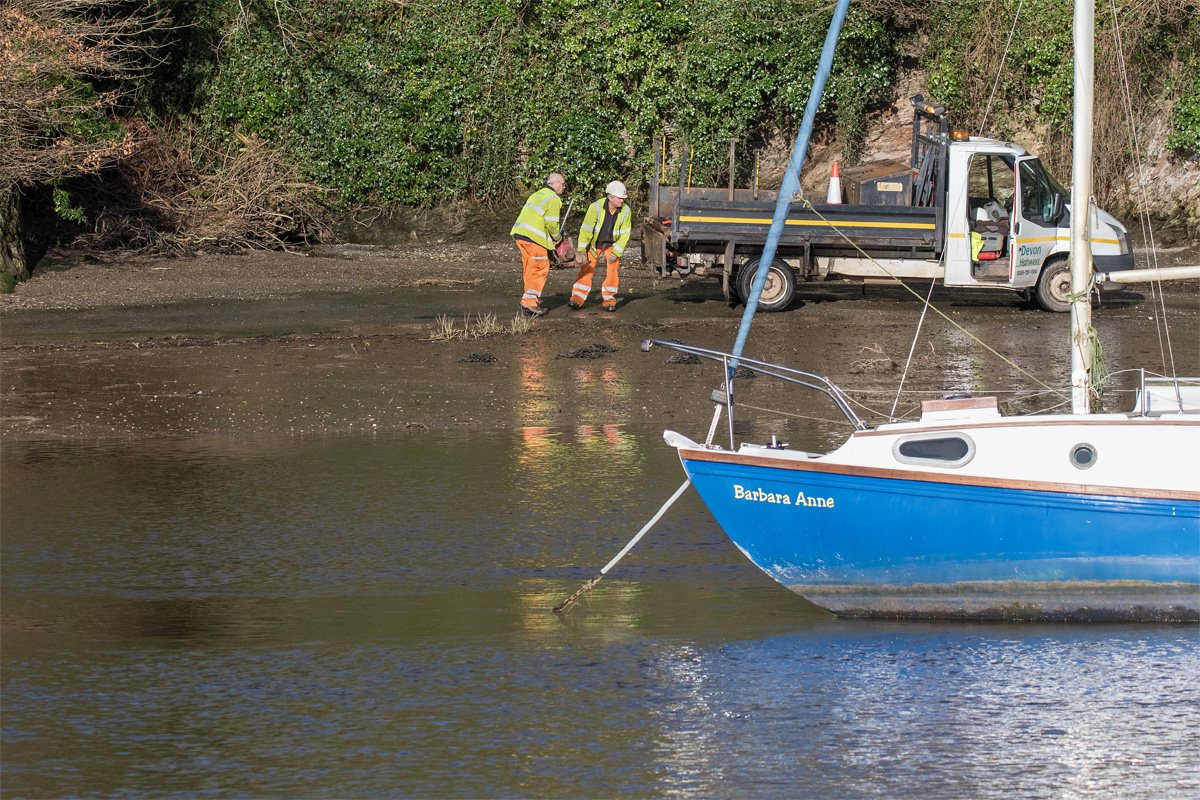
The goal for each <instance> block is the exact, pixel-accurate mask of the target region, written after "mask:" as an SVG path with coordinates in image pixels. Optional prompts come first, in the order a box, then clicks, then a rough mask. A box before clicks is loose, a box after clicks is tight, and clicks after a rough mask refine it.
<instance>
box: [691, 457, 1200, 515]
mask: <svg viewBox="0 0 1200 800" xmlns="http://www.w3.org/2000/svg"><path fill="white" fill-rule="evenodd" d="M679 457H680V458H682V459H683V460H685V461H710V462H713V463H717V464H739V465H742V466H751V467H770V468H772V469H785V470H792V471H794V472H823V473H826V474H832V475H851V476H855V477H864V478H882V479H886V480H901V481H922V482H925V483H947V484H955V485H959V486H980V487H984V488H989V489H1021V490H1025V491H1032V492H1059V493H1062V494H1093V495H1101V496H1104V497H1143V498H1147V499H1151V500H1190V501H1193V502H1200V492H1191V491H1185V490H1180V491H1169V490H1165V489H1126V488H1122V487H1117V486H1093V485H1091V484H1086V483H1049V482H1047V481H1024V480H1012V479H1010V478H985V477H979V476H975V475H947V474H944V473H940V472H916V471H909V470H902V469H884V468H881V467H859V466H854V465H851V464H828V463H817V462H812V461H795V460H792V459H790V458H771V457H770V456H761V455H757V454H756V455H753V456H750V455H745V454H742V453H730V452H728V451H726V450H690V449H683V448H680V450H679Z"/></svg>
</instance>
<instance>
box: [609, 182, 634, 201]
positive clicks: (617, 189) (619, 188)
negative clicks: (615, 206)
mask: <svg viewBox="0 0 1200 800" xmlns="http://www.w3.org/2000/svg"><path fill="white" fill-rule="evenodd" d="M604 193H605V194H611V195H612V196H613V197H619V198H621V199H622V200H624V199H625V198H626V197H628V195H627V194H626V193H625V184H623V183H621V182H620V181H613V182H612V183H610V184H608V186H605V187H604Z"/></svg>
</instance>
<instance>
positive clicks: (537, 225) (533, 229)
mask: <svg viewBox="0 0 1200 800" xmlns="http://www.w3.org/2000/svg"><path fill="white" fill-rule="evenodd" d="M561 210H562V198H561V197H559V196H558V194H556V193H555V191H554V190H553V189H551V188H550V187H549V186H543V187H542V188H541V189H538V190H537V191H536V192H534V193H533V194H531V195H529V199H528V200H526V201H525V207H524V208H522V209H521V213H520V214H519V215H518V216H517V221H516V222H515V223H513V226H512V230H511V231H509V232H508V235H509V236H524V237H525V238H526V239H528V240H529V241H531V242H537V243H538V244H540V245H541V246H542V247H544V248H546V249H547V250H553V249H554V243H555V242H557V241H558V212H559V211H561Z"/></svg>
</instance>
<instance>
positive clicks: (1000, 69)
mask: <svg viewBox="0 0 1200 800" xmlns="http://www.w3.org/2000/svg"><path fill="white" fill-rule="evenodd" d="M1024 5H1025V0H1021V2H1019V3H1017V13H1016V14H1015V15H1013V24H1012V28H1011V29H1010V30H1009V32H1008V41H1006V42H1005V43H1004V52H1003V53H1001V54H1000V66H999V67H997V68H996V80H995V82H993V83H992V94H991V96H990V97H988V101H987V105H986V106H984V109H983V119H982V120H980V121H979V133H978V135H979V136H983V131H984V129H985V126H986V125H987V118H988V114H990V113H991V110H992V100H994V99H995V97H996V89H997V87H999V86H1000V74H1001V73H1002V72H1004V60H1005V59H1006V58H1008V50H1009V48H1010V47H1011V46H1012V40H1013V35H1014V34H1016V32H1017V20H1019V19H1020V18H1021V9H1022V8H1023V7H1024Z"/></svg>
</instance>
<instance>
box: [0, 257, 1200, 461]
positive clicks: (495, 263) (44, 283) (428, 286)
mask: <svg viewBox="0 0 1200 800" xmlns="http://www.w3.org/2000/svg"><path fill="white" fill-rule="evenodd" d="M1160 255H1161V256H1162V258H1160V263H1164V262H1165V263H1181V262H1182V263H1195V260H1197V259H1196V253H1195V252H1194V251H1172V252H1167V253H1161V254H1160ZM573 280H574V273H573V272H571V271H566V270H562V271H554V272H552V273H551V275H550V280H549V282H548V285H547V292H546V294H547V306H548V307H549V308H550V309H551V312H550V314H549V315H548V316H546V317H544V318H542V319H539V320H537V321H536V322H535V323H534V324H533V326H532V328H531V329H530V330H529V331H528V332H524V333H501V334H497V335H491V336H487V337H485V338H478V339H457V340H449V341H447V340H437V339H436V338H435V335H436V333H437V331H438V318H439V317H447V318H451V319H454V320H456V321H457V322H458V327H460V328H461V327H462V320H463V319H464V318H466V317H467V316H470V317H471V318H472V320H476V321H477V320H478V319H479V315H484V316H487V315H491V316H492V317H494V318H495V319H496V320H497V321H498V322H499V323H500V324H501V325H504V326H507V325H509V323H510V321H511V320H512V319H513V317H514V316H515V311H516V303H517V299H518V296H519V291H520V280H519V268H518V266H517V258H516V252H515V249H514V248H513V246H512V244H511V242H509V241H500V242H495V243H488V244H445V245H430V246H413V247H394V248H389V247H364V246H340V247H336V248H323V249H317V250H315V251H313V252H311V253H308V254H304V255H299V254H287V253H253V254H247V255H241V256H230V255H210V256H200V257H194V258H177V259H155V258H146V257H141V256H121V255H120V254H110V255H104V256H100V257H86V258H85V257H81V256H79V255H78V254H70V253H54V254H51V256H50V257H48V258H47V259H46V260H45V261H43V263H42V265H41V266H40V267H39V269H38V270H37V271H36V272H35V275H34V278H33V279H32V280H30V281H29V282H27V283H25V284H22V285H20V286H19V287H18V289H17V292H16V293H14V294H12V295H4V296H0V366H2V368H3V370H2V371H3V387H2V393H0V404H2V414H0V416H2V421H0V434H2V435H3V436H4V437H13V436H31V437H82V438H109V437H142V436H196V435H211V434H215V435H227V436H243V435H249V434H255V433H284V434H293V435H304V436H309V435H322V434H327V433H339V434H340V433H354V432H364V431H365V432H370V433H379V432H388V431H401V432H405V433H414V434H419V433H421V432H423V431H428V430H432V429H448V428H468V429H469V428H493V427H539V426H540V427H551V428H553V427H564V426H579V425H596V426H603V425H639V424H647V425H654V426H664V427H677V428H679V429H680V430H684V431H685V432H688V433H690V434H694V435H698V436H702V435H703V433H704V429H705V428H706V427H707V421H708V417H709V415H710V412H711V405H710V402H709V400H708V395H709V392H710V391H711V390H712V388H713V387H714V386H715V385H716V382H717V381H718V379H719V369H718V368H716V367H714V366H713V365H712V364H710V363H702V364H690V363H681V361H684V360H682V359H679V358H676V357H675V356H676V355H677V354H674V353H671V352H669V351H664V350H658V349H655V350H651V351H650V352H648V353H646V352H642V350H641V348H640V343H641V342H642V340H644V339H647V338H659V339H675V340H679V341H683V342H686V343H688V344H694V345H699V346H703V347H710V348H714V349H720V350H728V349H729V348H730V347H731V346H732V343H733V338H734V334H735V332H736V329H737V325H738V322H739V320H740V317H741V312H742V308H741V306H733V305H731V304H729V303H727V302H725V301H724V300H722V299H721V294H720V289H719V286H718V285H717V283H716V282H715V281H713V280H691V281H688V282H681V281H679V280H677V279H674V278H668V279H664V278H659V277H657V276H655V275H654V274H653V273H652V272H651V271H650V270H649V269H647V268H643V267H641V266H640V265H639V264H637V263H632V264H630V265H628V266H627V267H626V268H625V269H624V270H623V271H622V291H621V294H622V300H621V306H620V308H619V310H618V312H617V313H616V314H605V313H604V312H602V311H601V310H600V308H599V305H598V304H597V303H593V304H591V305H589V306H588V307H587V308H585V309H584V310H583V311H581V312H572V311H570V310H568V309H567V308H566V299H567V295H568V292H569V287H570V284H571V283H572V282H573ZM1198 286H1200V282H1197V281H1187V282H1182V283H1176V284H1172V285H1169V286H1167V287H1166V290H1165V296H1164V298H1163V300H1164V304H1163V306H1161V307H1160V306H1158V304H1156V303H1155V302H1154V297H1153V295H1152V292H1151V289H1150V286H1149V285H1143V284H1136V285H1133V286H1131V287H1129V288H1127V289H1125V290H1123V291H1121V292H1118V293H1114V294H1108V295H1105V297H1104V299H1103V303H1102V304H1101V306H1100V307H1099V308H1098V310H1097V325H1098V327H1099V329H1100V336H1101V342H1102V344H1103V346H1104V349H1105V356H1106V362H1107V364H1108V367H1109V369H1110V370H1113V371H1117V370H1124V369H1128V368H1132V367H1137V366H1145V367H1147V368H1148V369H1152V370H1155V371H1160V372H1161V371H1165V370H1164V363H1165V362H1166V361H1168V360H1169V357H1170V356H1173V358H1174V361H1175V371H1176V372H1177V373H1178V374H1197V373H1200V354H1198V350H1200V333H1198V332H1200V293H1198ZM934 301H935V303H936V304H937V305H938V306H939V307H940V308H941V309H942V310H943V311H944V312H945V313H946V315H947V316H948V317H949V319H950V320H952V321H953V323H956V324H957V325H961V326H962V327H963V328H964V329H966V330H967V331H969V332H970V333H971V335H974V336H978V337H979V338H980V339H982V340H983V341H984V342H986V343H987V344H988V345H990V346H991V347H993V348H995V349H996V350H998V351H1000V352H1003V353H1004V354H1005V355H1006V356H1007V357H1008V358H1010V359H1011V361H1012V363H1008V362H1006V361H1004V360H1002V359H1000V358H998V357H996V356H995V355H993V354H991V353H989V352H988V351H987V350H986V349H985V348H984V347H983V346H982V345H979V344H977V343H975V342H973V341H972V340H971V338H970V337H969V336H968V335H967V333H965V332H964V331H963V330H961V329H959V328H958V327H956V326H955V324H953V323H952V322H948V321H946V320H944V319H942V318H940V317H937V316H932V315H931V316H929V317H928V318H927V319H926V322H925V323H924V325H925V327H924V329H923V331H922V336H921V339H920V341H919V342H918V344H917V346H916V348H915V349H913V355H912V363H911V365H910V368H909V372H908V374H907V376H906V377H905V387H906V389H905V393H904V394H903V395H902V396H901V398H900V400H899V402H898V403H896V399H895V398H896V388H897V386H898V385H899V383H900V378H901V376H902V375H904V365H905V362H906V361H908V360H909V357H910V356H909V352H910V347H911V345H912V340H913V335H914V333H915V331H916V328H917V325H918V321H919V319H920V316H921V315H920V310H921V304H920V301H919V300H918V299H917V298H916V297H915V296H914V295H912V294H910V293H908V292H907V291H906V290H904V289H903V288H897V287H883V286H868V287H862V286H859V285H855V284H840V283H837V284H808V285H803V286H802V287H801V288H800V291H799V293H798V298H797V302H796V303H795V304H794V306H793V307H792V308H791V309H789V310H788V311H787V312H784V313H781V314H766V315H761V316H760V317H759V318H758V319H757V320H756V322H755V327H754V330H753V332H752V334H751V336H750V340H749V343H748V345H747V349H746V353H747V355H751V356H754V357H758V358H762V359H764V360H772V361H779V362H781V363H786V364H788V365H789V366H793V367H795V368H799V369H804V370H810V371H813V372H817V373H820V374H824V375H827V376H829V377H830V378H832V379H833V380H834V381H835V382H837V383H839V384H840V385H841V386H843V388H845V389H847V390H848V391H850V392H851V393H852V395H853V396H854V397H855V398H856V399H857V400H859V401H860V402H862V403H863V404H864V406H865V407H866V408H867V409H869V410H876V411H880V412H882V413H888V412H890V410H891V408H892V406H893V403H896V406H897V413H901V414H902V413H905V412H906V411H907V412H909V413H911V412H912V411H913V410H914V409H915V408H916V407H917V406H918V405H919V401H920V400H921V399H922V398H924V397H929V396H941V395H942V394H945V393H947V392H952V391H970V392H989V393H991V392H995V393H999V394H1000V396H1001V399H1002V402H1004V403H1006V404H1008V405H1009V407H1012V408H1032V407H1046V406H1049V405H1053V403H1054V402H1056V401H1054V400H1052V399H1050V398H1049V396H1048V395H1046V393H1045V391H1046V390H1045V388H1044V387H1042V386H1039V385H1038V383H1037V381H1041V382H1043V383H1045V384H1047V385H1049V386H1051V387H1061V386H1063V385H1065V383H1066V375H1067V368H1066V364H1065V363H1064V361H1063V358H1062V354H1063V351H1064V349H1065V348H1064V346H1063V343H1064V342H1065V341H1066V336H1067V329H1068V326H1069V320H1068V317H1067V315H1055V314H1047V313H1044V312H1041V311H1038V310H1036V309H1035V308H1034V307H1033V306H1032V305H1031V304H1029V303H1026V302H1024V301H1022V300H1021V299H1020V298H1019V297H1017V296H1016V295H1012V294H1008V293H998V292H983V291H950V290H945V289H940V288H939V289H938V290H937V292H935V294H934ZM1156 308H1158V309H1159V310H1158V311H1157V312H1156ZM1161 308H1165V313H1166V316H1167V319H1168V321H1169V322H1170V324H1171V332H1172V340H1171V341H1172V345H1173V346H1172V350H1173V353H1170V354H1166V353H1165V352H1164V349H1163V348H1162V346H1161V345H1160V339H1159V336H1158V328H1157V326H1156V321H1155V320H1156V317H1160V316H1161V315H1162V313H1163V312H1162V310H1161ZM1022 370H1023V371H1024V372H1022ZM1131 380H1132V378H1131V377H1129V376H1118V378H1116V379H1115V380H1114V384H1113V391H1111V392H1110V394H1109V395H1107V396H1106V402H1111V403H1112V404H1113V407H1122V402H1125V403H1126V405H1127V401H1126V399H1125V395H1124V394H1123V390H1126V389H1128V388H1129V386H1130V385H1131V383H1130V381H1131ZM767 383H768V382H766V381H762V382H759V383H757V384H756V383H755V382H753V381H745V382H744V384H745V386H746V388H745V389H744V390H743V391H744V395H743V398H742V399H743V400H744V401H745V402H747V403H748V404H750V405H753V406H755V407H756V408H755V409H747V414H748V415H750V416H754V417H757V418H758V420H759V421H760V422H763V423H765V424H768V425H775V426H777V427H778V428H779V431H780V432H781V433H782V434H784V435H787V434H788V433H789V432H790V431H792V430H795V429H796V428H798V427H800V421H799V420H797V419H795V418H793V417H790V416H788V413H791V412H794V411H795V406H794V403H793V401H792V400H790V399H789V397H790V393H787V392H784V391H782V389H781V387H768V386H767ZM751 387H752V388H751ZM789 410H790V411H789ZM834 414H835V412H833V411H832V409H831V408H824V409H817V408H814V409H813V410H812V415H814V416H818V417H820V418H821V419H825V418H826V417H827V416H828V417H832V415H834ZM820 424H835V423H832V422H831V423H820Z"/></svg>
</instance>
